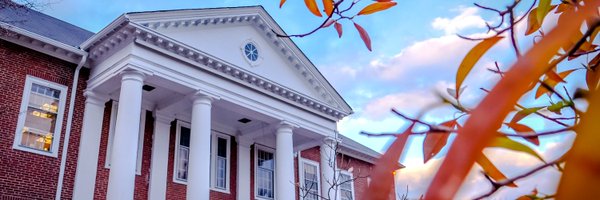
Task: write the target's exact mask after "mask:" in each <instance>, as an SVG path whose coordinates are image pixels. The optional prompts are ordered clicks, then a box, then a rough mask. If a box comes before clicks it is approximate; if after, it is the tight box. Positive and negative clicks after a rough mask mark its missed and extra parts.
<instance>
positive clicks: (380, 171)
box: [367, 125, 413, 200]
mask: <svg viewBox="0 0 600 200" xmlns="http://www.w3.org/2000/svg"><path fill="white" fill-rule="evenodd" d="M412 128H413V126H412V125H411V126H410V127H409V128H408V129H406V131H404V133H402V134H400V135H398V136H396V140H395V141H394V142H393V143H392V145H390V147H389V148H388V150H387V151H385V153H384V154H383V155H382V156H381V157H380V158H379V160H377V163H376V164H375V169H373V171H372V172H371V175H370V178H371V179H373V180H377V181H372V182H371V184H370V185H369V189H368V191H367V194H370V195H371V196H369V199H373V200H384V199H388V197H389V194H390V192H391V191H392V187H390V185H394V176H390V173H391V172H393V171H395V170H397V169H398V160H399V159H400V156H401V155H402V152H403V151H404V146H405V145H406V141H407V140H408V136H409V135H410V133H411V129H412Z"/></svg>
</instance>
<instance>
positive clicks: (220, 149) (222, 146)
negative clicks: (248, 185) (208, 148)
mask: <svg viewBox="0 0 600 200" xmlns="http://www.w3.org/2000/svg"><path fill="white" fill-rule="evenodd" d="M227 143H228V142H227V139H225V138H220V137H217V156H216V164H215V170H216V180H215V187H216V188H219V189H227V157H228V155H227V149H228V148H227V146H228V145H227Z"/></svg>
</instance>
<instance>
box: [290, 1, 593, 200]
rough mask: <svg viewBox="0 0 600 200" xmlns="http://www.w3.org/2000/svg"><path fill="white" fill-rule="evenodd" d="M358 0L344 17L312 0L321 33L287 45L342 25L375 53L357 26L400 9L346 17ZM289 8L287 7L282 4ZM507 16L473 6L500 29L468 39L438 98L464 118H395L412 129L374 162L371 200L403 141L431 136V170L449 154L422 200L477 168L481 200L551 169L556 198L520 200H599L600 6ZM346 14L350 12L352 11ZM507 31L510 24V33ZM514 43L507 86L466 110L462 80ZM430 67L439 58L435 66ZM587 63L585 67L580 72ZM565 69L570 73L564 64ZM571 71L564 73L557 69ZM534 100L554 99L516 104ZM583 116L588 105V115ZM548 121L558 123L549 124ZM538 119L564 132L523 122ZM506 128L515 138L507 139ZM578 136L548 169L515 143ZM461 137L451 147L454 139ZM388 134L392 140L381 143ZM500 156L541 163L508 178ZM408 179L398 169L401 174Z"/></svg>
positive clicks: (548, 7) (543, 6)
mask: <svg viewBox="0 0 600 200" xmlns="http://www.w3.org/2000/svg"><path fill="white" fill-rule="evenodd" d="M359 1H360V0H358V1H356V0H355V1H353V2H351V3H350V4H349V6H347V7H346V8H341V5H344V4H342V3H343V2H344V0H337V1H335V0H323V2H322V4H321V7H322V8H323V9H321V7H320V6H319V4H318V3H317V2H316V1H315V0H305V4H306V7H307V8H308V10H309V11H310V12H311V13H313V14H314V15H315V16H317V17H325V19H324V20H323V24H321V25H320V26H319V27H317V28H316V29H314V30H313V31H310V32H308V33H306V34H300V35H280V36H282V37H304V36H307V35H310V34H312V33H314V32H315V31H317V30H319V29H321V28H327V27H330V26H331V25H334V26H333V27H334V28H335V29H336V31H337V33H338V35H339V37H341V36H342V32H343V31H342V24H341V23H340V22H341V21H342V20H350V21H351V22H352V23H353V24H354V27H355V29H356V30H357V31H358V32H359V35H360V37H361V39H362V41H363V42H364V43H365V45H366V46H367V48H368V49H369V50H371V40H370V37H369V35H368V33H367V31H366V30H365V29H364V28H363V27H362V26H360V25H359V24H357V23H354V21H353V19H354V18H355V17H359V16H364V15H369V14H373V13H376V12H379V11H383V10H386V9H389V8H391V7H393V6H395V5H396V2H394V1H391V0H377V1H372V3H370V4H369V5H367V6H365V7H363V8H362V9H360V10H359V11H358V12H355V13H356V14H354V15H348V14H347V12H348V11H350V10H352V9H353V7H354V6H355V5H356V3H357V2H359ZM284 3H285V0H282V1H281V5H283V4H284ZM508 3H509V5H507V6H506V7H505V8H502V9H496V8H491V7H486V6H483V5H480V4H477V3H476V4H475V5H476V6H477V7H479V8H480V9H482V10H485V11H489V12H493V13H496V14H497V15H498V17H499V18H500V19H502V21H501V22H500V23H499V24H489V23H490V22H488V24H486V26H487V28H488V30H489V34H488V35H487V36H486V37H483V38H470V37H464V36H460V37H463V38H464V39H466V40H472V41H477V42H478V43H477V44H476V45H475V46H474V47H473V48H472V49H471V50H470V51H469V52H468V53H467V54H466V55H465V56H464V58H463V60H462V62H461V63H460V64H459V67H458V71H457V72H456V84H455V85H456V89H449V90H448V92H449V93H450V95H451V97H447V95H446V96H445V97H444V95H440V97H441V98H442V99H443V102H444V103H446V104H450V105H451V106H453V107H454V108H456V110H457V111H458V112H459V113H460V115H457V116H458V117H456V118H454V119H452V120H449V121H446V122H443V123H440V124H429V123H426V122H424V121H421V120H420V116H419V117H416V118H411V117H407V116H406V115H404V114H402V113H401V112H400V111H397V110H394V109H392V111H393V113H395V114H397V115H398V116H399V117H402V118H404V119H405V120H407V121H409V122H410V123H411V125H410V126H409V127H408V128H407V129H405V130H404V131H403V132H402V133H398V134H394V135H393V136H394V137H396V140H395V141H394V142H393V143H392V144H391V146H390V147H389V149H388V150H387V152H386V153H385V154H384V155H383V156H382V157H381V159H380V160H379V161H378V164H377V167H376V168H375V173H374V174H372V177H371V178H372V179H373V180H377V181H374V182H373V183H372V184H371V185H370V188H369V190H370V194H372V196H371V199H375V200H378V199H386V198H387V194H388V193H389V190H390V187H389V185H391V184H392V183H393V176H392V175H391V174H392V171H393V170H394V169H395V167H396V166H397V161H398V160H399V158H400V156H401V155H402V151H403V149H404V146H405V144H406V141H407V139H408V137H409V136H410V135H414V134H419V135H422V134H424V135H425V140H424V144H423V158H424V161H425V162H427V161H429V160H430V159H431V158H433V157H434V156H436V155H437V154H439V153H440V151H441V150H442V148H444V147H446V146H449V150H448V152H447V155H445V159H444V161H443V163H442V165H441V166H440V168H439V170H438V172H437V173H436V174H435V177H434V179H433V182H432V183H431V185H430V186H429V189H428V190H427V192H426V194H424V196H423V198H424V199H452V198H453V197H454V196H455V195H456V193H457V191H458V189H459V188H460V187H461V185H462V183H463V181H464V179H465V177H466V176H467V174H468V173H469V171H470V170H471V168H472V166H473V165H474V164H477V165H479V166H480V167H481V169H482V170H483V173H484V174H485V176H486V178H487V180H488V181H489V182H490V184H491V185H492V190H491V191H489V192H487V193H485V194H484V195H482V196H480V197H477V198H485V197H488V196H490V195H492V194H494V193H495V192H496V191H497V190H499V189H500V188H502V187H518V185H517V184H515V181H517V180H519V179H521V178H524V177H527V176H529V175H531V174H534V173H536V172H537V171H539V170H542V169H544V168H548V167H554V168H556V169H557V170H559V171H561V172H562V173H563V175H562V178H561V180H560V184H559V188H558V191H557V194H546V195H545V196H538V192H537V191H536V190H534V191H532V192H531V194H529V195H525V196H523V197H521V199H536V198H557V199H593V198H598V196H600V190H598V186H600V148H598V146H599V145H600V134H599V133H600V123H599V122H600V93H599V92H598V88H599V87H600V72H598V71H599V70H600V68H599V67H598V65H600V54H599V53H597V52H599V51H600V47H599V46H598V44H597V42H598V41H597V38H596V37H597V36H598V33H599V32H600V14H599V8H600V1H598V0H563V1H561V2H560V3H557V4H552V1H550V0H539V1H533V2H532V3H531V5H530V6H528V9H526V12H525V13H524V14H521V13H519V15H517V14H516V9H515V8H516V7H517V6H519V5H522V4H525V3H524V2H523V1H512V2H508ZM346 5H348V4H346ZM549 14H552V15H556V16H558V20H557V21H556V26H555V27H554V28H552V29H551V30H550V31H547V32H545V31H544V30H543V29H542V25H544V22H546V23H552V22H548V20H545V18H546V17H547V16H548V15H549ZM519 23H526V24H527V26H526V30H525V32H524V36H533V37H534V40H535V42H534V45H533V46H532V47H531V48H529V49H528V50H527V51H526V52H524V53H522V52H521V49H520V48H519V45H518V44H517V39H516V38H517V35H516V34H517V31H516V25H517V24H519ZM507 24H508V25H507ZM503 40H504V41H509V42H510V43H512V47H513V48H512V49H513V50H514V53H515V54H516V57H517V60H516V62H515V63H514V64H513V65H512V66H511V67H510V68H508V70H507V71H501V69H500V67H498V65H497V64H496V69H490V71H491V72H493V73H495V74H497V75H498V76H500V77H501V79H500V81H499V82H498V83H497V84H496V85H495V86H494V87H493V88H491V89H485V88H481V89H482V90H484V91H485V92H487V95H486V96H485V97H484V98H483V100H482V101H481V102H480V103H479V104H478V105H477V106H476V107H475V108H468V107H466V106H464V105H462V104H461V103H460V102H461V101H460V100H461V93H462V92H463V90H464V87H465V86H464V80H465V79H466V78H467V76H468V75H469V73H470V72H471V71H472V69H473V68H474V67H475V66H476V64H477V63H478V61H479V60H481V58H482V57H484V56H485V55H486V52H487V51H488V50H489V49H491V48H492V47H494V46H495V45H497V44H498V43H499V42H500V41H503ZM432 59H434V58H432ZM581 60H584V61H585V62H584V63H581ZM565 63H566V64H565ZM559 64H564V65H569V66H572V67H570V69H567V70H563V71H560V72H558V71H557V70H558V67H557V66H558V65H559ZM578 70H582V71H585V77H582V78H585V83H586V85H587V88H577V89H573V90H574V91H573V90H569V89H567V88H566V87H564V86H563V87H560V86H561V83H566V81H565V80H566V78H567V77H569V76H570V75H572V74H573V72H575V71H578ZM530 93H531V94H533V97H534V99H533V100H537V99H540V98H542V97H547V98H548V103H547V105H544V106H537V107H525V106H523V105H520V104H519V103H518V101H519V100H520V99H521V98H523V96H524V95H526V94H530ZM578 99H581V100H584V101H586V102H587V104H588V106H587V108H578V107H576V106H575V102H576V101H575V100H578ZM584 107H585V106H584ZM563 109H568V110H570V112H569V113H574V114H573V116H564V114H563V112H562V111H563ZM550 114H552V115H550ZM530 115H536V116H538V117H542V118H544V119H545V120H548V121H550V122H551V123H555V124H556V125H558V126H560V127H562V128H561V129H558V130H546V131H537V132H536V131H534V129H533V128H531V127H529V126H528V125H527V124H526V123H525V122H523V119H524V118H526V117H528V116H530ZM415 126H424V127H426V128H427V129H428V130H427V131H426V132H415V131H413V128H414V127H415ZM502 127H505V128H504V130H506V129H508V130H511V132H502V131H501V130H502V129H501V128H502ZM564 133H576V139H575V142H574V144H573V145H572V148H571V149H570V150H569V151H568V152H567V153H566V154H565V155H563V156H561V157H560V158H559V159H557V160H544V159H543V158H542V157H541V156H540V155H538V153H537V152H536V151H534V150H533V149H531V148H530V147H529V146H528V145H525V144H523V143H521V142H518V141H516V140H513V139H511V138H523V139H524V141H526V142H529V143H531V144H532V145H536V146H538V145H540V141H539V136H544V135H554V134H564ZM451 134H455V135H456V137H455V139H454V141H453V142H449V138H450V137H449V136H450V135H451ZM381 135H387V136H389V135H391V134H381ZM492 147H494V148H504V149H508V150H512V151H517V152H522V153H526V154H529V155H532V156H533V157H535V158H537V159H539V160H541V161H542V163H543V164H542V165H540V166H538V167H536V168H533V169H528V170H529V171H527V172H526V173H524V174H522V175H519V176H515V177H507V176H506V175H505V174H504V173H502V171H500V170H499V169H498V168H497V167H496V166H495V164H494V163H492V162H491V161H490V159H489V158H487V157H486V156H485V155H484V154H483V153H482V151H483V149H485V148H492ZM399 173H402V170H400V171H399Z"/></svg>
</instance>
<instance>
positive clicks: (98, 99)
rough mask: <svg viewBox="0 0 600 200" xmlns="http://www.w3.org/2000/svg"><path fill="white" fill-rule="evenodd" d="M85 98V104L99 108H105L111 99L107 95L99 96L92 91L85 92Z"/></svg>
mask: <svg viewBox="0 0 600 200" xmlns="http://www.w3.org/2000/svg"><path fill="white" fill-rule="evenodd" d="M83 96H84V97H85V103H91V104H94V105H97V106H104V103H106V102H107V101H108V100H109V98H108V97H107V96H105V95H102V94H99V93H97V92H94V91H92V90H85V91H84V92H83Z"/></svg>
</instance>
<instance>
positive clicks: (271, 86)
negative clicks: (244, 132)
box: [83, 7, 352, 120]
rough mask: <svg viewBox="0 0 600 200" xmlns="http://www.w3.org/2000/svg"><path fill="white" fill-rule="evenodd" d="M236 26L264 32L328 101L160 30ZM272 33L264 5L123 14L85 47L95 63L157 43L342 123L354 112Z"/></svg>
mask: <svg viewBox="0 0 600 200" xmlns="http://www.w3.org/2000/svg"><path fill="white" fill-rule="evenodd" d="M233 11H235V12H233ZM231 24H238V25H239V24H247V25H251V26H253V27H255V28H256V29H257V30H258V31H260V32H262V33H263V35H264V37H265V38H266V39H267V41H271V45H273V47H275V48H278V50H279V51H278V52H280V54H281V55H282V57H284V58H285V60H287V61H288V62H289V63H290V65H291V66H293V67H294V69H295V70H297V71H298V73H300V74H301V75H302V77H304V78H305V79H306V81H307V82H308V83H309V84H310V85H311V87H312V88H313V89H314V90H315V91H317V93H318V94H319V95H321V96H322V97H323V98H324V99H326V102H322V101H320V100H318V99H315V98H312V97H309V96H307V95H304V94H301V93H299V92H297V91H294V90H292V89H290V88H287V87H285V86H283V85H280V84H278V83H275V82H273V81H270V80H268V79H266V78H264V77H261V76H259V75H257V74H254V73H252V72H249V71H246V70H244V69H243V68H241V67H239V66H236V65H233V64H231V63H228V62H226V61H223V60H221V59H219V58H217V57H215V56H212V55H210V54H208V53H206V52H203V51H201V50H198V49H195V48H193V47H191V46H188V45H187V44H184V43H181V42H179V41H177V40H174V39H172V38H170V37H168V36H165V35H163V34H161V33H159V32H157V31H156V29H158V28H161V29H167V28H179V27H190V26H216V25H231ZM109 27H110V28H109ZM272 30H275V31H280V32H282V30H281V28H280V27H279V26H278V25H277V24H276V23H275V22H274V21H273V20H272V18H271V17H270V16H269V15H268V14H267V13H266V12H265V11H264V9H262V8H260V7H245V8H234V9H229V8H224V9H207V10H202V12H198V11H197V10H179V11H167V12H162V11H158V12H149V13H133V14H125V15H122V16H121V17H119V18H118V19H117V20H115V21H114V22H113V23H111V24H110V25H109V26H108V27H107V28H105V29H103V30H102V31H101V32H100V33H98V34H96V36H94V37H92V38H91V39H90V40H88V41H86V42H85V43H84V44H83V46H84V47H85V49H86V50H88V51H89V55H90V59H91V60H96V61H97V60H102V59H104V58H106V57H108V56H109V55H111V54H112V53H114V52H115V51H117V50H118V49H119V48H118V47H120V46H122V45H123V44H124V43H129V42H131V41H134V40H135V41H139V42H142V43H144V44H146V45H152V46H153V47H154V48H160V49H163V50H167V51H168V52H171V53H174V54H177V55H179V56H180V57H183V58H184V59H187V60H188V61H192V62H195V63H198V64H200V65H201V66H206V67H207V68H209V69H210V70H209V71H213V72H215V73H217V74H219V75H222V76H223V77H226V78H230V79H233V80H236V82H240V81H241V82H242V83H246V85H249V86H251V87H254V88H255V89H258V90H260V91H263V92H266V93H269V94H272V95H275V96H277V97H283V98H284V99H286V100H287V101H288V102H293V104H295V105H297V106H300V107H308V108H310V109H311V110H313V111H317V112H318V113H322V114H326V115H327V116H330V117H333V118H334V119H338V120H339V119H341V118H343V117H345V116H347V115H349V114H351V113H352V110H351V108H350V107H349V106H348V105H347V104H346V102H345V101H344V100H343V99H342V98H341V97H340V96H339V94H337V92H335V90H334V89H333V87H331V85H330V84H329V83H328V82H327V81H326V80H325V78H324V77H323V76H322V75H321V74H320V73H319V72H318V70H317V69H316V67H314V66H313V65H312V63H311V62H310V61H309V60H308V58H306V56H304V54H303V53H302V52H301V51H300V50H299V49H298V48H297V47H296V46H295V44H294V43H293V42H292V41H291V40H290V39H289V38H280V37H277V36H276V35H275V34H274V33H273V32H272ZM205 70H208V69H205Z"/></svg>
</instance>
